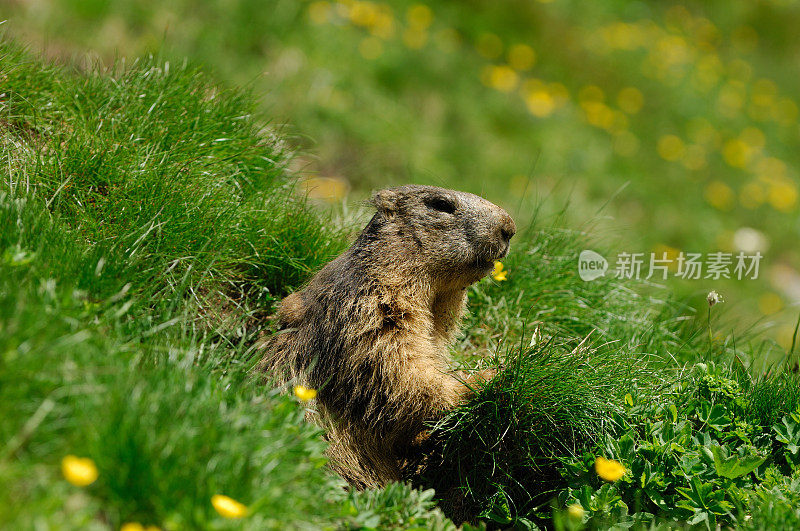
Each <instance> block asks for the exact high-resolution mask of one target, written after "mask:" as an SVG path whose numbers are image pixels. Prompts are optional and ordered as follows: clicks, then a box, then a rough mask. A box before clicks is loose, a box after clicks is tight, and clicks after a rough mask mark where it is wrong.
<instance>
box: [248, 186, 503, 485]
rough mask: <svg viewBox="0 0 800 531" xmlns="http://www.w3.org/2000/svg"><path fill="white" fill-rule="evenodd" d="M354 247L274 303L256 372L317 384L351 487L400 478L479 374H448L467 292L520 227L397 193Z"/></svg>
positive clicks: (385, 198) (412, 190)
mask: <svg viewBox="0 0 800 531" xmlns="http://www.w3.org/2000/svg"><path fill="white" fill-rule="evenodd" d="M372 204H373V205H374V206H375V207H376V208H377V213H376V214H375V215H374V217H373V218H372V220H371V221H370V223H369V224H368V225H367V227H366V228H365V229H364V230H363V231H362V233H361V234H360V236H359V237H358V239H357V240H356V242H355V243H354V244H353V246H352V247H351V248H350V249H348V250H347V251H346V252H345V253H343V254H342V255H341V256H339V257H338V258H336V259H335V260H333V261H332V262H330V263H329V264H328V265H327V266H325V267H324V268H323V269H322V270H321V271H320V272H319V273H318V274H317V275H316V276H315V277H314V278H313V279H312V280H311V281H310V282H309V283H308V285H307V286H306V287H305V288H304V289H303V290H302V291H299V292H297V293H293V294H292V295H289V296H288V297H286V298H285V299H284V300H283V301H282V302H281V305H280V309H279V312H278V322H279V327H280V330H279V331H278V332H277V334H275V335H274V336H272V338H271V339H270V340H269V341H268V343H267V345H266V354H265V356H264V360H263V362H262V368H263V370H265V371H268V372H269V373H271V374H272V375H273V376H274V375H280V376H281V377H283V378H284V379H285V380H286V381H289V380H292V381H294V382H296V383H300V384H303V385H306V386H310V387H314V388H316V389H318V396H317V410H318V412H319V419H318V420H319V422H321V424H322V425H323V426H324V427H325V429H326V431H327V435H328V438H329V440H330V441H331V447H330V450H329V454H330V457H331V464H332V466H333V468H334V469H335V470H336V471H338V472H339V473H340V474H341V475H342V476H343V477H344V478H345V479H347V480H348V481H349V482H350V483H351V484H352V485H355V486H358V487H376V486H381V485H385V484H386V483H388V482H390V481H396V480H399V479H401V477H402V474H403V466H404V463H406V462H407V461H408V460H409V458H412V457H414V453H415V451H416V449H417V448H418V443H419V441H420V440H421V439H422V438H424V432H425V424H426V422H428V421H431V420H435V419H437V418H439V417H441V415H442V414H443V413H444V412H445V411H447V410H450V409H452V408H454V407H456V406H457V405H459V404H460V403H462V402H463V401H464V400H465V398H466V397H467V396H468V395H469V392H470V390H469V387H468V386H471V384H472V383H474V382H475V380H476V379H480V378H485V377H488V376H489V375H488V374H487V373H483V374H479V375H477V376H475V375H473V376H472V377H471V378H464V377H463V375H457V374H453V373H451V372H449V369H448V364H449V361H450V360H449V357H448V348H449V347H450V345H451V344H452V341H453V339H454V336H455V334H456V333H457V331H458V327H459V323H460V320H461V317H462V313H463V310H464V304H465V301H466V289H467V288H468V287H469V286H470V285H471V284H472V283H474V282H476V281H477V280H479V279H481V278H482V277H484V276H485V275H486V274H488V273H489V271H491V269H492V266H493V262H494V260H495V259H498V258H501V257H503V256H505V255H506V253H507V252H508V242H509V239H510V238H511V236H513V234H514V232H515V231H516V228H515V226H514V222H513V220H512V219H511V217H510V216H509V215H508V214H507V213H506V212H505V211H504V210H502V209H501V208H499V207H497V206H496V205H493V204H492V203H490V202H488V201H486V200H485V199H482V198H480V197H478V196H475V195H472V194H467V193H464V192H456V191H452V190H445V189H442V188H436V187H432V186H403V187H400V188H394V189H388V190H382V191H379V192H377V193H375V194H374V195H373V197H372Z"/></svg>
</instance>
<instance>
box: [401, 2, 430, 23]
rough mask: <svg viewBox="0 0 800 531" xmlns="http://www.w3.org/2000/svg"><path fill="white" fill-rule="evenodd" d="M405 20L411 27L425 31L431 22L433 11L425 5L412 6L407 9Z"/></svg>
mask: <svg viewBox="0 0 800 531" xmlns="http://www.w3.org/2000/svg"><path fill="white" fill-rule="evenodd" d="M406 18H407V19H408V23H409V24H411V25H412V26H414V27H416V28H419V29H425V28H427V27H428V26H430V25H431V22H433V11H431V8H430V7H428V6H426V5H425V4H414V5H413V6H411V7H409V8H408V11H407V12H406Z"/></svg>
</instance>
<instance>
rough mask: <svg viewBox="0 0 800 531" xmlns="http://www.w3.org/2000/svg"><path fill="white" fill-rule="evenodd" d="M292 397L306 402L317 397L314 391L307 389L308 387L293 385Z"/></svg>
mask: <svg viewBox="0 0 800 531" xmlns="http://www.w3.org/2000/svg"><path fill="white" fill-rule="evenodd" d="M294 396H296V397H297V398H299V399H300V400H302V401H303V402H306V401H308V400H313V399H314V398H316V396H317V390H316V389H309V388H308V387H305V386H302V385H295V386H294Z"/></svg>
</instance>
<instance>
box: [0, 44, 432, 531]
mask: <svg viewBox="0 0 800 531" xmlns="http://www.w3.org/2000/svg"><path fill="white" fill-rule="evenodd" d="M0 71H2V72H3V95H2V97H1V98H2V101H1V102H0V143H2V154H1V155H0V161H1V164H0V168H2V169H0V174H2V182H1V183H0V227H2V230H1V231H0V418H2V422H0V440H2V441H4V443H3V445H2V452H1V453H0V483H2V484H3V485H5V486H6V487H7V488H4V489H3V491H2V493H0V523H1V524H0V526H4V525H9V526H13V527H20V528H29V527H34V526H42V525H45V526H49V527H58V528H107V527H110V528H118V527H119V526H120V525H121V524H122V523H124V522H139V523H142V524H152V525H158V526H160V527H162V528H167V529H185V528H195V529H197V528H210V527H214V528H221V527H226V526H227V524H226V521H225V520H224V519H223V518H222V516H220V515H219V514H218V513H217V512H216V511H215V510H214V508H213V506H212V504H211V503H210V500H211V497H212V496H213V495H215V494H223V495H227V496H230V497H232V498H234V499H236V500H239V501H240V502H242V503H244V504H246V505H247V506H248V510H249V513H250V515H249V517H248V518H247V520H245V521H243V523H236V524H235V525H234V527H236V528H241V527H245V528H252V529H265V528H276V529H277V528H280V529H285V528H287V527H309V528H311V527H313V528H318V527H320V526H332V527H336V526H339V527H341V526H354V527H359V526H361V525H364V523H370V522H371V523H372V524H373V525H374V526H377V525H382V522H384V520H385V521H386V523H387V524H388V523H391V522H392V521H393V519H396V515H395V514H394V511H391V514H390V511H387V510H385V507H393V508H395V509H397V510H403V511H404V513H403V514H407V515H409V519H410V520H409V521H414V519H416V520H417V521H420V522H422V521H425V519H427V518H429V517H430V518H433V519H434V521H436V522H439V523H440V525H441V526H445V525H447V524H446V521H445V520H444V519H443V518H442V517H441V515H440V513H437V512H435V511H433V510H432V502H431V501H430V494H428V495H425V496H421V495H419V493H416V492H413V493H412V492H408V491H403V490H402V489H401V490H400V491H396V490H395V491H392V492H388V493H383V494H373V495H372V497H369V496H367V495H358V494H353V495H352V496H350V497H349V498H348V496H347V494H346V493H345V492H344V490H343V489H342V485H341V482H340V481H339V480H337V479H336V478H334V477H333V476H332V475H331V474H330V473H329V472H328V471H327V470H326V469H325V467H324V465H325V459H324V457H323V451H324V447H325V444H324V442H323V440H322V438H321V436H320V433H319V432H318V431H317V430H316V429H315V428H314V427H312V426H311V425H309V424H307V423H305V422H304V421H303V416H304V410H303V408H302V407H301V406H300V405H298V404H297V403H296V401H295V400H293V399H291V398H289V397H285V396H279V395H277V394H275V393H271V392H268V391H267V390H265V389H264V388H263V387H261V386H259V385H257V384H256V383H255V382H254V381H253V379H252V378H250V375H249V374H248V371H249V370H250V368H251V366H252V364H253V362H254V361H255V360H253V359H251V358H253V353H252V344H253V340H254V338H255V335H256V333H257V331H258V330H257V329H256V328H255V327H254V325H253V316H254V315H259V314H263V313H264V312H265V311H267V310H268V309H269V305H270V302H271V301H272V300H274V298H276V297H278V296H280V295H281V294H282V293H284V292H285V291H286V290H287V289H289V288H290V287H291V286H294V285H297V284H298V283H299V282H301V281H302V280H303V279H305V278H306V277H307V275H308V273H309V271H312V270H314V269H316V268H317V267H319V265H320V264H321V263H323V262H324V261H325V260H327V259H329V258H330V257H331V256H332V255H333V254H334V253H336V252H337V251H338V249H340V248H341V246H342V244H343V242H342V239H341V238H340V237H339V235H338V233H336V232H335V231H333V230H331V229H330V228H328V227H329V223H327V222H326V220H325V218H324V217H321V216H320V215H319V214H317V213H315V212H314V211H313V210H311V209H310V207H308V206H307V205H306V204H305V203H303V201H302V200H299V199H296V197H295V196H294V195H293V194H292V193H291V178H292V175H291V174H290V173H289V172H288V171H287V169H286V164H287V163H288V160H289V155H290V154H289V153H287V152H286V150H285V148H284V147H283V144H282V142H281V140H280V137H279V136H276V135H275V134H274V133H271V132H270V131H269V130H264V129H263V128H262V127H261V126H260V125H258V122H257V121H256V119H255V118H254V117H253V116H252V107H253V105H252V100H251V98H249V97H248V96H247V95H246V94H242V93H233V92H224V91H220V90H219V89H218V88H216V87H215V86H213V85H212V84H210V83H209V82H208V81H207V80H206V79H205V78H204V77H203V76H202V75H201V74H199V73H198V72H197V71H195V70H193V69H192V68H190V67H187V66H185V65H178V66H176V65H167V64H159V63H157V62H155V61H141V62H137V63H134V64H131V65H128V66H125V65H120V66H119V67H118V68H117V69H115V70H114V71H111V72H102V73H98V72H89V73H82V72H78V71H73V70H70V69H68V68H63V67H54V66H50V65H46V64H44V63H42V62H40V61H38V60H33V59H31V57H30V56H29V55H27V54H26V53H24V52H23V51H21V50H20V49H18V48H17V47H16V46H14V45H13V44H11V43H9V42H4V43H2V45H0ZM70 454H74V455H77V456H85V457H90V458H91V459H92V460H93V461H94V463H95V464H96V467H97V469H98V472H99V474H98V479H97V480H96V481H95V482H94V483H92V484H91V485H89V486H88V487H86V488H84V489H80V488H78V487H75V486H73V485H70V484H69V483H67V481H65V480H64V478H63V477H62V473H61V470H60V464H61V461H62V458H64V457H65V456H67V455H70Z"/></svg>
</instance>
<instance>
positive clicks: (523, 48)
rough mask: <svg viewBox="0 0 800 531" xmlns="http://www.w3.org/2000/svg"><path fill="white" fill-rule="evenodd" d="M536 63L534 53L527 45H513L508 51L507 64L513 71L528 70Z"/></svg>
mask: <svg viewBox="0 0 800 531" xmlns="http://www.w3.org/2000/svg"><path fill="white" fill-rule="evenodd" d="M534 63H536V52H535V51H534V50H533V48H531V47H530V46H528V45H527V44H515V45H513V46H512V47H511V48H509V49H508V64H509V65H511V68H513V69H514V70H528V69H530V68H531V67H532V66H533V65H534Z"/></svg>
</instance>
